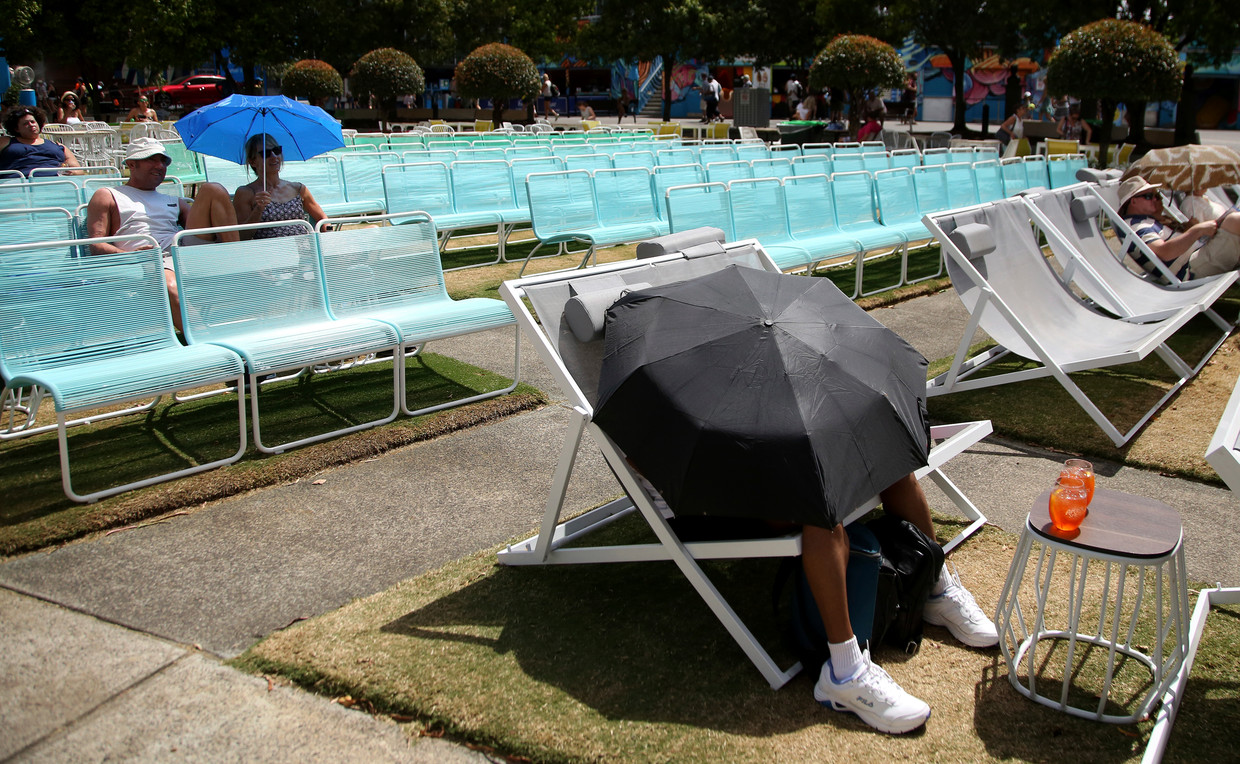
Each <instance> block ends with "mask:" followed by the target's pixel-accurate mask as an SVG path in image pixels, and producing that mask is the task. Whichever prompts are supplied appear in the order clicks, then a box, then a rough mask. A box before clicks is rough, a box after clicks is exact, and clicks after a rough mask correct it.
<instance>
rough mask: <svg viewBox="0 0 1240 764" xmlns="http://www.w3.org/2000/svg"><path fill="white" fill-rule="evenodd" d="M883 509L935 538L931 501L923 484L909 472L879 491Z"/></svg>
mask: <svg viewBox="0 0 1240 764" xmlns="http://www.w3.org/2000/svg"><path fill="white" fill-rule="evenodd" d="M878 498H879V499H881V500H882V502H883V509H884V510H885V511H887V512H890V513H891V514H893V515H895V516H896V517H898V518H900V519H901V520H908V521H909V522H910V523H912V524H913V525H916V526H917V527H918V529H920V530H921V532H922V533H924V534H926V535H927V536H929V537H930V538H934V521H933V520H931V519H930V502H928V501H926V494H925V493H924V492H922V490H921V484H920V483H918V482H917V478H915V477H913V473H911V472H910V473H909V474H907V475H905V476H904V477H902V478H900V479H899V480H897V481H896V482H894V483H892V484H891V485H889V486H887V487H886V488H885V489H883V490H882V491H880V492H879V494H878Z"/></svg>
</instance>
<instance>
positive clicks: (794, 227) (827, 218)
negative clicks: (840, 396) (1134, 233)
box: [664, 157, 1084, 297]
mask: <svg viewBox="0 0 1240 764" xmlns="http://www.w3.org/2000/svg"><path fill="white" fill-rule="evenodd" d="M1040 159H1042V160H1043V161H1021V160H1016V161H1010V162H1004V163H1002V164H1000V163H997V162H995V161H994V160H983V161H981V162H976V163H973V164H969V163H966V162H954V163H949V164H941V165H929V166H920V167H915V168H892V169H886V170H879V171H876V172H874V173H869V172H865V171H856V172H844V173H835V174H832V175H830V176H828V175H827V174H825V173H821V174H812V173H805V172H797V173H796V174H795V175H792V176H788V177H785V178H784V179H782V180H781V179H778V178H770V177H766V178H733V179H729V180H727V181H722V182H721V181H719V180H716V179H715V178H716V177H717V176H712V175H711V173H710V169H711V168H710V167H708V168H707V175H708V182H705V183H698V184H692V185H686V186H680V187H673V188H669V189H667V190H666V191H665V194H664V196H665V203H666V205H667V209H668V212H667V217H668V220H669V222H670V228H671V230H672V231H673V232H677V231H682V230H689V229H693V228H697V227H700V226H703V225H710V226H714V227H717V228H720V229H722V230H723V231H725V237H726V238H727V240H729V241H732V240H739V239H747V238H756V239H758V241H759V242H761V243H762V245H763V246H764V248H766V250H767V251H768V253H770V254H771V256H772V258H773V259H774V260H775V262H776V263H777V264H778V265H780V267H781V268H782V269H784V270H788V269H791V268H802V267H808V268H810V269H811V270H812V269H813V268H814V267H815V265H816V263H819V262H823V261H824V260H831V259H833V258H838V257H839V256H840V254H843V252H841V250H842V249H844V248H846V247H847V246H848V245H849V243H850V242H851V243H853V244H855V246H856V248H857V251H856V254H857V259H856V264H857V268H856V285H855V291H854V294H853V295H852V296H853V297H856V296H860V295H867V294H873V293H875V292H879V291H885V290H888V289H892V288H895V287H898V286H902V285H904V284H906V283H915V281H917V280H922V279H921V278H919V279H915V280H912V281H910V279H909V275H908V273H909V271H908V244H909V243H910V242H915V241H927V240H929V238H930V233H929V231H927V229H926V228H925V226H924V224H923V222H922V220H923V216H925V215H927V214H931V213H936V212H941V211H943V210H948V209H956V208H960V207H965V206H969V205H974V204H978V203H981V202H987V201H994V200H996V199H1000V198H1003V197H1005V196H1012V195H1016V194H1019V193H1021V192H1023V191H1026V190H1028V189H1030V188H1038V187H1040V188H1049V187H1060V186H1066V185H1070V182H1068V180H1067V176H1066V175H1065V176H1062V177H1057V178H1056V180H1057V185H1055V186H1052V185H1051V183H1050V180H1049V178H1048V176H1047V174H1046V173H1047V172H1048V167H1047V165H1048V163H1047V162H1046V161H1045V158H1040ZM1080 159H1081V160H1083V157H1081V158H1080ZM1049 164H1050V169H1052V170H1054V169H1056V168H1059V169H1062V170H1063V171H1065V172H1068V171H1072V172H1073V174H1075V172H1074V169H1076V166H1077V165H1078V164H1080V162H1079V160H1075V159H1074V160H1072V161H1067V160H1065V161H1058V162H1052V163H1049ZM808 166H811V165H808V164H806V163H804V162H802V163H800V164H799V165H798V164H796V163H794V167H799V168H801V169H803V168H805V167H808ZM1080 166H1084V165H1083V164H1080ZM1052 177H1054V176H1052ZM805 178H812V179H813V180H805ZM811 190H812V191H811ZM807 194H808V196H809V198H810V199H811V200H812V201H808V202H806V201H805V198H806V195H807ZM897 237H900V238H902V239H903V242H902V244H900V245H899V246H900V248H901V250H902V261H901V268H900V276H899V281H898V282H897V283H895V284H891V285H885V286H882V287H880V288H878V289H874V290H871V291H869V292H865V291H863V286H862V275H863V274H862V270H863V265H864V262H865V260H866V259H867V258H866V257H864V256H862V253H865V252H872V251H874V250H888V249H890V248H891V246H892V245H893V243H894V242H895V241H896V239H897ZM877 256H882V255H877ZM873 257H875V255H871V256H870V258H869V259H873ZM941 273H942V261H941V259H940V262H939V264H938V267H937V268H936V269H935V270H934V272H933V273H931V274H929V275H926V276H923V277H922V278H932V277H935V276H938V275H940V274H941Z"/></svg>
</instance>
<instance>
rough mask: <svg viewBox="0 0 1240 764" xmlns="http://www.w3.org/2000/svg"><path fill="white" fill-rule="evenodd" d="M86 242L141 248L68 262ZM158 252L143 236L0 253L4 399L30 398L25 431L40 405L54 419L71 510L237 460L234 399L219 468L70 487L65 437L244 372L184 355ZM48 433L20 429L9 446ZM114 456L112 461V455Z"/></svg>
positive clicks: (219, 357) (207, 353)
mask: <svg viewBox="0 0 1240 764" xmlns="http://www.w3.org/2000/svg"><path fill="white" fill-rule="evenodd" d="M92 241H96V242H99V241H106V242H110V243H120V242H128V243H130V245H133V246H147V247H148V248H146V249H139V250H135V251H132V252H122V253H119V254H92V255H91V256H89V257H74V256H72V255H73V251H74V248H76V247H78V246H81V247H86V246H89V244H90V243H91V242H92ZM161 257H162V253H161V252H160V250H159V246H158V244H157V243H156V242H155V240H154V239H152V238H150V237H149V236H142V237H138V236H124V237H110V238H107V239H93V240H74V241H70V242H57V243H54V244H49V243H44V244H13V245H8V246H0V372H2V373H3V377H4V380H5V382H4V384H5V387H4V393H3V398H4V399H6V400H7V399H9V398H10V397H11V394H12V392H13V391H14V390H16V389H20V388H29V389H31V390H33V391H34V392H33V394H32V396H31V398H30V399H29V401H30V406H31V411H30V414H29V417H30V421H31V422H33V419H34V416H35V414H36V413H37V410H38V406H39V403H40V401H41V399H42V398H44V397H46V396H51V398H52V401H53V403H54V408H55V411H56V425H55V429H56V432H57V438H58V439H59V447H60V466H61V470H60V472H61V484H62V486H63V488H64V491H65V495H66V496H68V497H69V498H70V499H72V500H73V501H78V502H93V501H98V500H99V499H102V498H104V497H107V496H112V495H115V494H118V493H122V492H124V491H130V490H133V489H135V488H141V487H143V486H147V485H151V484H154V483H158V482H162V481H165V480H171V479H174V478H178V477H182V476H185V475H192V474H194V473H197V472H202V471H204V470H209V469H214V468H215V467H219V466H222V465H225V464H231V463H232V462H235V461H237V460H238V459H240V458H241V456H242V454H244V453H245V447H246V436H245V403H244V397H242V396H238V401H237V417H238V446H237V449H236V452H235V453H233V454H231V455H229V456H225V457H223V458H221V459H217V460H212V461H209V462H205V463H201V464H191V465H190V466H187V467H185V468H183V469H180V470H174V471H172V472H168V473H164V474H160V475H157V476H153V477H149V478H144V479H141V480H136V481H133V482H129V483H125V484H124V485H114V486H110V487H107V488H102V489H99V490H95V491H89V492H85V493H79V492H78V491H77V490H76V489H75V488H74V487H73V481H72V477H71V469H70V464H71V460H70V450H69V442H68V434H67V429H68V428H69V427H70V426H72V425H74V424H79V423H85V422H86V421H98V419H100V418H109V417H114V416H121V415H124V414H129V413H137V412H141V411H149V410H150V409H151V408H152V406H153V405H154V403H153V402H148V403H145V404H143V405H140V406H136V407H130V408H124V409H122V410H120V411H115V410H113V411H108V412H107V413H105V414H103V415H102V416H94V417H90V418H82V419H71V418H72V417H75V416H78V415H81V414H84V413H86V412H90V411H96V410H100V409H113V408H115V407H116V406H118V405H122V404H126V403H133V402H135V401H149V400H150V399H158V397H159V396H161V395H165V394H168V393H174V392H177V391H179V390H187V389H191V388H196V387H202V386H206V385H217V384H222V383H227V384H231V385H232V386H233V389H234V390H240V389H242V388H241V383H242V375H243V373H244V369H243V367H242V364H241V359H240V358H239V357H238V356H237V354H236V353H233V352H231V351H229V350H227V349H225V348H221V347H216V346H211V345H208V346H202V347H185V346H184V345H182V344H181V343H180V342H179V341H178V340H177V336H176V332H175V331H174V329H173V326H172V314H171V312H170V311H169V307H168V290H167V286H166V284H165V282H164V272H163V266H162V262H161ZM46 429H48V428H45V427H44V428H23V429H19V430H17V431H16V432H14V431H10V432H8V433H6V435H7V436H8V437H22V436H25V435H31V434H34V433H36V432H40V431H43V430H46ZM120 453H121V452H118V454H120Z"/></svg>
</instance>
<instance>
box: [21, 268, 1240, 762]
mask: <svg viewBox="0 0 1240 764" xmlns="http://www.w3.org/2000/svg"><path fill="white" fill-rule="evenodd" d="M874 315H875V316H876V317H878V318H879V319H880V320H881V321H883V322H884V323H886V324H888V325H889V326H891V327H892V328H894V329H895V330H896V331H897V332H899V333H900V334H901V335H902V336H904V337H905V338H907V339H908V340H909V341H910V342H911V343H912V344H913V345H914V346H916V347H917V348H918V349H919V350H921V351H922V353H923V354H924V355H926V356H927V357H929V358H938V357H941V356H944V355H947V354H949V353H950V352H952V351H953V350H954V349H955V346H956V343H957V342H958V341H959V338H960V333H961V331H962V330H963V327H964V323H965V320H966V318H967V316H966V314H965V312H964V310H963V308H962V307H961V306H960V304H959V301H958V300H957V299H956V297H955V295H954V293H952V292H950V291H948V292H944V293H940V294H937V295H933V296H929V297H923V298H919V299H916V300H912V301H909V302H906V303H904V304H902V305H899V306H896V307H894V308H885V309H881V310H879V311H876V312H875V314H874ZM510 341H511V334H510V331H509V330H499V331H497V332H493V333H489V334H485V335H476V336H473V337H468V338H463V339H461V340H458V341H453V342H451V343H441V344H439V345H437V347H436V350H437V351H439V352H445V353H448V354H450V355H455V356H457V357H459V358H461V359H463V360H466V361H469V362H471V363H475V364H478V365H481V366H490V367H494V368H496V369H497V370H500V371H502V370H503V368H504V367H503V364H504V362H505V361H504V358H505V357H506V356H505V355H504V353H502V352H498V351H497V350H496V349H497V348H502V347H505V343H507V342H510ZM525 350H526V351H527V352H523V353H522V358H523V360H524V361H525V369H524V372H525V373H524V374H523V377H524V379H525V380H526V381H528V382H530V383H531V384H533V385H534V386H536V387H539V388H541V389H543V390H544V391H547V393H548V394H549V395H551V396H552V397H553V398H554V399H555V400H556V402H555V403H553V404H552V405H550V406H547V407H545V408H543V409H541V410H538V411H533V412H528V413H525V414H521V415H518V416H514V417H510V418H508V419H506V420H504V421H501V422H497V423H494V424H490V425H486V426H482V427H477V428H474V429H471V430H468V431H465V432H460V433H456V434H453V435H450V436H446V437H443V438H439V439H437V440H434V441H430V442H426V443H421V444H417V445H413V446H410V447H408V448H404V449H400V450H398V451H395V452H392V453H389V454H387V455H385V456H383V457H381V458H378V459H374V460H369V461H365V462H361V463H358V464H352V465H349V466H345V467H339V468H335V469H331V470H328V471H326V472H323V473H321V474H319V475H317V476H315V477H316V481H317V479H322V480H324V481H325V482H323V483H322V484H320V485H313V484H312V481H310V480H304V481H300V482H297V483H293V484H290V485H284V486H279V487H275V488H270V489H264V490H260V491H256V492H254V493H250V494H247V495H243V496H238V497H234V498H231V499H228V500H225V501H221V502H218V503H215V504H212V505H209V506H205V507H202V508H199V509H196V510H193V511H191V512H189V513H188V514H185V515H178V516H175V517H170V518H167V519H166V520H164V521H160V522H152V523H148V524H145V525H142V526H140V527H137V528H133V529H129V530H124V531H121V532H117V533H113V534H111V535H99V536H95V537H92V538H89V539H84V540H82V541H79V542H76V543H72V544H68V545H66V546H64V547H61V548H57V549H54V550H51V551H47V552H37V553H33V554H29V555H25V556H22V557H17V558H11V559H8V560H5V561H4V562H3V563H2V564H0V587H3V588H0V647H2V648H3V649H0V686H3V687H4V688H5V689H4V691H3V692H2V693H0V761H10V760H11V761H35V760H37V761H81V760H84V759H92V760H103V759H120V758H123V759H128V760H138V761H166V760H169V759H173V758H175V759H178V760H188V761H212V762H214V761H219V760H224V759H232V760H245V761H256V762H284V761H290V762H291V761H298V762H302V761H315V760H323V761H339V760H346V759H347V760H367V761H402V762H403V761H411V762H423V761H425V762H429V761H449V762H451V761H480V760H487V757H486V756H485V755H484V754H482V753H479V752H477V751H473V750H469V749H467V748H465V747H462V746H457V745H453V744H451V743H448V742H445V741H442V740H434V739H418V740H413V741H410V740H408V739H407V736H406V735H405V734H404V732H403V731H402V730H401V729H400V728H399V727H398V726H397V725H396V724H395V723H393V722H390V721H387V720H385V719H376V718H372V717H370V716H368V715H365V714H362V713H358V712H355V711H350V710H346V709H344V708H343V707H341V706H339V705H336V704H333V703H332V702H330V701H329V700H327V699H325V698H322V697H319V696H315V695H312V694H309V693H306V692H303V691H301V690H298V689H296V688H291V687H285V686H280V685H274V686H269V685H268V683H267V681H266V680H264V679H262V678H256V677H252V676H249V675H246V674H243V673H241V672H238V671H235V670H233V669H231V668H229V667H227V666H224V665H223V664H222V660H223V659H226V658H229V657H232V656H235V655H237V654H239V653H240V652H242V651H243V650H245V649H246V648H247V647H248V646H250V645H251V644H253V643H254V642H256V641H258V640H260V639H262V638H263V637H264V636H266V635H268V634H271V633H272V632H274V631H277V630H279V629H281V628H284V627H286V626H287V625H289V624H291V623H293V622H295V621H297V620H300V619H303V618H311V617H314V616H316V615H319V614H322V613H325V612H329V611H331V610H334V609H336V608H338V607H340V606H342V605H343V604H345V603H347V602H349V601H350V600H352V599H354V598H357V597H364V596H367V595H370V594H373V593H375V592H379V591H383V590H384V589H386V588H388V587H390V586H391V585H392V584H394V583H396V582H398V581H401V580H403V579H406V578H409V577H411V576H414V575H417V574H419V573H421V572H424V571H427V570H431V569H434V568H436V567H438V566H440V565H441V564H443V563H445V562H447V561H449V560H452V559H455V558H458V557H460V556H462V555H465V554H469V553H471V552H474V551H477V550H480V549H485V548H488V547H491V546H493V545H495V544H498V543H501V542H503V541H505V540H508V539H510V538H513V537H515V536H521V535H525V534H528V533H529V532H530V531H531V530H532V529H533V528H535V527H536V525H537V523H538V520H539V517H540V515H541V512H542V508H543V503H544V501H545V497H546V492H547V489H548V487H549V485H550V482H551V473H552V470H553V467H554V464H555V460H556V456H557V454H558V449H559V447H560V441H561V438H562V437H563V433H564V430H565V427H566V423H567V410H566V408H565V407H564V406H563V404H562V401H561V400H560V399H559V398H558V395H559V394H558V391H557V390H556V389H555V386H554V384H553V383H552V382H551V379H550V377H549V375H548V374H547V371H546V369H545V368H543V367H542V365H541V364H540V363H539V362H538V360H537V357H536V355H535V354H534V352H533V348H532V347H530V346H529V345H528V343H526V348H525ZM588 451H589V449H586V452H587V453H586V456H585V458H583V459H582V460H581V461H580V462H579V464H578V467H577V470H576V472H575V476H574V481H573V484H572V487H571V492H570V496H569V501H568V505H569V506H575V507H585V506H588V505H591V504H594V503H597V502H600V501H602V500H604V499H607V498H609V497H612V496H614V495H616V494H617V493H618V492H619V489H618V486H617V484H616V483H615V480H614V478H613V477H612V475H611V474H610V472H609V471H608V470H607V468H606V466H605V465H604V464H603V462H602V460H601V458H598V457H597V455H594V454H590V453H588ZM1062 459H1063V455H1062V454H1050V453H1046V452H1043V451H1040V450H1037V449H1030V448H1024V447H1021V446H1018V445H1013V444H1008V443H1002V442H997V441H987V442H984V443H983V444H980V445H979V447H978V448H976V449H974V450H973V451H971V452H970V453H968V454H965V455H964V456H962V457H961V458H959V459H957V460H956V461H954V462H953V463H952V465H951V466H950V469H949V470H948V472H949V474H950V475H951V477H952V478H953V479H954V480H955V481H956V482H957V483H958V485H959V486H960V487H961V488H962V489H963V490H964V491H965V492H966V493H967V494H969V495H970V497H971V498H972V499H973V500H974V501H975V503H976V504H977V505H978V506H979V507H980V508H981V509H982V511H983V512H985V513H986V514H987V515H988V516H989V517H990V519H991V521H992V522H994V523H996V524H997V525H1000V526H1002V527H1003V528H1005V529H1008V530H1011V531H1018V530H1019V528H1020V526H1021V524H1022V523H1023V519H1024V516H1025V513H1026V512H1027V511H1028V508H1029V506H1030V504H1031V503H1032V501H1033V499H1034V497H1035V496H1036V495H1037V494H1038V493H1040V492H1041V491H1042V490H1043V488H1044V487H1045V486H1046V485H1048V484H1049V483H1050V482H1051V481H1052V480H1053V479H1054V476H1055V475H1056V474H1058V464H1059V463H1060V462H1061V461H1062ZM1097 467H1098V473H1099V485H1102V486H1105V487H1108V488H1114V489H1118V490H1123V491H1129V492H1132V493H1138V494H1142V495H1146V496H1150V497H1153V498H1157V499H1160V500H1162V501H1165V502H1167V503H1168V504H1170V505H1171V506H1174V507H1177V508H1178V509H1180V511H1181V512H1182V514H1183V517H1184V522H1185V534H1186V538H1187V539H1188V542H1187V543H1188V544H1189V547H1188V549H1189V555H1188V563H1189V573H1190V576H1191V577H1193V578H1195V579H1204V580H1208V581H1222V582H1223V583H1226V584H1235V583H1237V574H1238V573H1240V571H1238V570H1237V567H1236V564H1235V561H1236V559H1238V556H1237V550H1236V548H1235V542H1234V540H1235V539H1237V538H1240V512H1237V509H1240V507H1238V504H1240V502H1238V500H1237V499H1236V498H1235V497H1233V496H1232V494H1231V493H1230V492H1228V491H1225V490H1221V489H1218V488H1214V487H1210V486H1205V485H1201V484H1198V483H1192V482H1188V481H1183V480H1177V479H1172V478H1167V477H1162V476H1160V475H1158V474H1156V473H1150V472H1143V471H1140V470H1134V469H1128V468H1120V467H1116V466H1113V465H1104V464H1099V465H1097ZM931 502H932V504H934V506H935V508H936V509H937V510H939V511H948V506H949V505H948V503H947V502H946V499H945V498H944V497H942V496H941V495H938V494H937V493H936V492H935V491H934V490H933V488H931ZM983 604H984V606H985V607H987V608H993V607H994V604H995V603H983Z"/></svg>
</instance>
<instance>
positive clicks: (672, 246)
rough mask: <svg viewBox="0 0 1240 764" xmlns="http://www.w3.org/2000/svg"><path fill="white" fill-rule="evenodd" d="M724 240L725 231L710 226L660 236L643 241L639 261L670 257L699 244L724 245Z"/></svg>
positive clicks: (639, 251)
mask: <svg viewBox="0 0 1240 764" xmlns="http://www.w3.org/2000/svg"><path fill="white" fill-rule="evenodd" d="M723 240H724V236H723V230H722V229H719V228H711V227H709V226H706V227H702V228H694V229H692V230H690V231H678V232H676V233H673V234H668V235H667V236H659V237H658V238H654V239H650V240H649V241H643V242H641V243H640V244H638V245H637V259H638V260H644V259H645V258H648V257H658V256H660V255H670V254H671V253H673V252H681V251H684V250H685V249H686V248H687V247H692V246H695V245H697V244H705V243H706V242H709V241H717V242H720V243H722V242H723Z"/></svg>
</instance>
